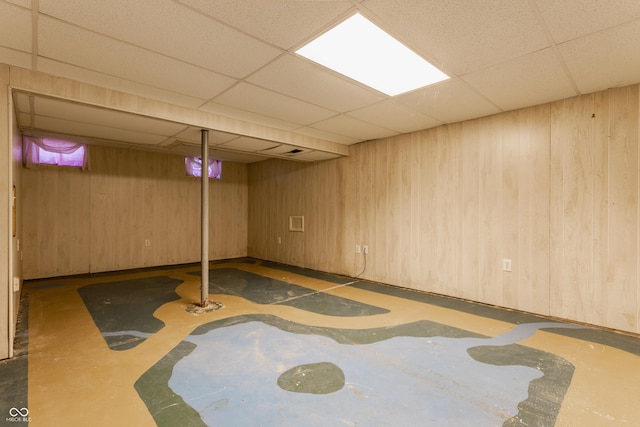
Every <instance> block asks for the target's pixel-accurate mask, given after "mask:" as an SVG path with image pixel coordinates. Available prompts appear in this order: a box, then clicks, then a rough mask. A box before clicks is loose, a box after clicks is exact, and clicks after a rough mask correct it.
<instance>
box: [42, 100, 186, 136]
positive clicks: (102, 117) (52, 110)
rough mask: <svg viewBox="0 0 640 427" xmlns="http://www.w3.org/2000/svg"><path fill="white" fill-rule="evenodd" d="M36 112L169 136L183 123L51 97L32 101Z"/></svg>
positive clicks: (180, 127) (182, 126)
mask: <svg viewBox="0 0 640 427" xmlns="http://www.w3.org/2000/svg"><path fill="white" fill-rule="evenodd" d="M34 106H35V111H36V114H38V115H40V116H47V117H52V118H65V117H73V118H74V121H77V122H85V123H90V124H96V125H100V126H103V127H112V128H119V129H125V130H132V131H135V132H143V133H149V134H153V135H162V136H171V135H175V134H176V133H179V132H180V131H181V130H183V129H184V125H182V124H178V123H173V122H168V121H166V120H160V119H153V118H149V117H144V116H138V115H135V114H129V113H123V112H120V111H114V110H107V109H104V108H98V107H92V106H88V105H83V104H77V103H73V102H67V101H61V100H57V99H52V98H44V97H38V98H36V99H35V101H34Z"/></svg>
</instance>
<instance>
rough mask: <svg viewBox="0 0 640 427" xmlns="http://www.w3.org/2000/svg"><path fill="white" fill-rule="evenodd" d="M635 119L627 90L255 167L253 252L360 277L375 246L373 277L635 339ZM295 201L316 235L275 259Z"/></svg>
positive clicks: (638, 256)
mask: <svg viewBox="0 0 640 427" xmlns="http://www.w3.org/2000/svg"><path fill="white" fill-rule="evenodd" d="M639 114H640V113H639V112H638V86H632V87H629V88H622V89H615V90H611V91H605V92H600V93H596V94H591V95H585V96H580V97H576V98H571V99H567V100H563V101H560V102H556V103H553V104H547V105H542V106H537V107H532V108H527V109H523V110H519V111H516V112H510V113H504V114H499V115H495V116H491V117H486V118H482V119H476V120H472V121H467V122H463V123H458V124H453V125H446V126H442V127H439V128H436V129H430V130H426V131H421V132H416V133H412V134H410V135H401V136H398V137H393V138H387V139H384V140H377V141H370V142H366V143H362V144H358V145H356V146H353V147H351V150H350V157H348V158H344V159H340V160H337V161H328V162H323V163H321V164H318V165H315V166H313V167H310V166H308V165H305V166H300V165H298V166H295V167H294V166H290V165H289V164H287V163H286V162H284V161H267V162H261V163H259V164H253V165H250V166H249V170H250V172H251V180H250V184H249V185H250V189H251V190H250V191H251V197H250V202H251V204H252V205H253V204H254V203H255V202H256V201H260V205H261V206H262V209H261V211H260V212H258V210H257V209H253V208H252V209H250V212H252V214H251V217H250V219H249V236H250V237H249V239H250V244H249V248H250V249H249V254H250V255H254V256H259V257H262V258H266V259H274V258H276V257H277V259H278V260H279V261H282V262H287V263H292V264H296V265H303V266H305V267H310V268H318V269H322V270H329V271H332V272H336V273H344V274H356V273H357V272H359V270H360V268H359V266H360V265H361V264H362V262H361V261H362V260H363V257H362V256H358V255H356V254H353V250H354V246H355V245H356V244H360V245H362V244H368V245H369V247H370V251H371V253H370V255H369V256H368V265H367V270H366V272H365V273H364V277H365V278H367V279H371V280H376V281H381V282H386V283H391V284H395V285H399V286H407V287H412V288H416V289H422V290H427V291H432V292H438V293H444V294H448V295H453V296H459V297H463V298H467V299H471V300H475V301H481V302H486V303H491V304H496V305H501V306H507V307H511V308H515V309H520V310H525V311H531V312H535V313H540V314H548V315H553V316H558V317H564V318H568V319H573V320H578V321H583V322H588V323H595V324H599V325H604V326H610V327H614V328H620V329H624V330H629V331H635V332H637V331H638V310H639V307H638V306H639V302H638V300H639V299H640V295H639V293H640V291H639V283H638V273H639V272H638V265H639V263H640V253H639V252H640V249H639V248H638V238H639V231H640V230H639V224H640V218H639V217H640V211H639V209H638V192H639V191H640V188H639V185H638V181H639V180H640V176H639V174H638V167H639V166H640V165H639V164H638V158H639V157H638V156H639V155H640V153H638V146H637V145H638V123H639V118H638V115H639ZM609 136H610V138H609ZM338 162H339V164H340V171H341V172H340V173H341V174H344V177H341V178H340V179H337V180H334V179H333V176H334V175H335V170H336V169H337V166H336V165H337V164H338ZM293 169H295V170H303V171H304V173H302V174H297V173H291V170H293ZM293 188H295V189H297V190H296V191H297V193H299V194H301V195H299V196H298V198H296V197H292V194H294V193H292V191H293V190H292V189H293ZM327 189H330V191H325V190H327ZM323 192H324V194H325V196H323V197H315V196H310V195H308V194H309V193H310V194H323ZM299 199H300V200H302V203H304V209H305V211H306V212H309V215H310V216H311V217H312V218H311V217H310V219H309V226H310V227H311V228H310V230H309V233H306V232H305V233H303V234H300V235H299V236H298V237H300V239H301V240H299V241H296V242H286V245H284V242H283V247H282V248H278V249H279V250H277V251H274V250H272V249H271V246H268V245H267V244H266V242H267V241H270V240H272V239H274V238H275V236H276V232H275V231H273V230H274V226H273V225H272V224H273V223H276V222H277V221H278V217H279V216H281V215H284V214H285V212H288V211H292V210H296V209H297V204H298V203H299ZM326 204H333V206H327V205H326ZM342 206H344V209H343V208H342ZM287 215H288V213H287ZM316 221H317V222H316ZM316 227H317V228H316ZM261 228H266V229H268V230H270V231H268V235H267V234H265V233H264V232H263V230H262V229H261ZM319 230H322V232H320V231H319ZM295 245H301V246H302V248H303V250H304V252H305V256H304V260H303V261H302V260H300V259H298V258H297V257H296V256H295V255H294V253H292V252H291V249H290V248H291V247H295ZM284 246H286V247H284ZM334 246H335V247H340V248H343V251H344V252H345V253H346V254H347V255H346V256H344V255H340V254H332V250H331V249H332V248H333V247H334ZM349 253H351V255H349ZM503 258H509V259H511V260H512V270H513V271H512V272H504V271H502V259H503Z"/></svg>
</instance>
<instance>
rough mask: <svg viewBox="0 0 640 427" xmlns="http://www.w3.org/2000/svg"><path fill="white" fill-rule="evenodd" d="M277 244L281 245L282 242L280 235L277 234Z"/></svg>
mask: <svg viewBox="0 0 640 427" xmlns="http://www.w3.org/2000/svg"><path fill="white" fill-rule="evenodd" d="M278 244H279V245H281V244H282V237H280V236H278Z"/></svg>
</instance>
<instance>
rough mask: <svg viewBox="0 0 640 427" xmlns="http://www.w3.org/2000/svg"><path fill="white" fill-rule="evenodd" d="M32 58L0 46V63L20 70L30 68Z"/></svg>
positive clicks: (26, 54) (28, 54) (29, 55)
mask: <svg viewBox="0 0 640 427" xmlns="http://www.w3.org/2000/svg"><path fill="white" fill-rule="evenodd" d="M31 59H32V56H31V54H30V53H27V52H21V51H19V50H15V49H11V48H8V47H4V46H0V62H1V63H3V64H7V65H13V66H15V67H20V68H27V69H29V68H31V62H32V61H31Z"/></svg>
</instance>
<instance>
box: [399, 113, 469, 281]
mask: <svg viewBox="0 0 640 427" xmlns="http://www.w3.org/2000/svg"><path fill="white" fill-rule="evenodd" d="M461 132H462V126H460V125H453V126H441V127H439V128H437V129H436V134H435V137H436V138H437V139H436V141H437V143H436V147H437V153H436V157H435V161H436V163H435V164H434V169H435V177H436V202H435V203H434V204H433V205H432V206H431V214H432V215H433V216H434V217H435V218H436V222H435V223H436V233H437V240H436V241H437V248H436V257H435V260H437V261H436V264H435V267H436V269H437V270H436V275H435V277H436V283H434V287H433V290H434V291H435V292H438V293H445V294H450V293H451V288H452V284H455V285H454V287H456V286H458V285H459V284H460V283H461V281H460V275H459V272H460V261H461V257H460V253H461V245H460V242H461V240H462V237H463V236H462V216H461V212H462V204H461V201H462V188H463V185H464V183H463V181H462V167H463V166H462V148H463V147H462V143H461V141H462V135H461ZM408 232H409V233H410V230H409V231H408ZM456 292H457V291H456V289H453V293H454V294H456Z"/></svg>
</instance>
